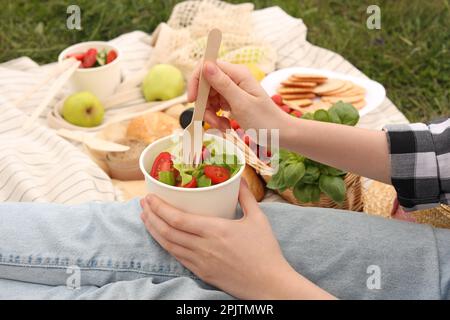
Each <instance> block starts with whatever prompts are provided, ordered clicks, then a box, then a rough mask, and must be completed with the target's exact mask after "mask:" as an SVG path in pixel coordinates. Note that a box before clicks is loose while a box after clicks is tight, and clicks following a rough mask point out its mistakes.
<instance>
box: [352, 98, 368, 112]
mask: <svg viewBox="0 0 450 320" xmlns="http://www.w3.org/2000/svg"><path fill="white" fill-rule="evenodd" d="M352 105H353V106H354V107H355V108H356V109H358V110H361V109H362V108H364V107H365V106H366V100H364V99H363V100H361V101H357V102H353V103H352Z"/></svg>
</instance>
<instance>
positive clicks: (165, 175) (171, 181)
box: [158, 171, 175, 186]
mask: <svg viewBox="0 0 450 320" xmlns="http://www.w3.org/2000/svg"><path fill="white" fill-rule="evenodd" d="M158 180H159V181H160V182H162V183H165V184H168V185H170V186H174V185H175V175H174V173H173V171H160V172H159V173H158Z"/></svg>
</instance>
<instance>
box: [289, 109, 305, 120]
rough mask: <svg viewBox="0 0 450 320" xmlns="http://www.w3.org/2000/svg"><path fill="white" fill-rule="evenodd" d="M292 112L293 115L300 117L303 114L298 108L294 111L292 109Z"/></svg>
mask: <svg viewBox="0 0 450 320" xmlns="http://www.w3.org/2000/svg"><path fill="white" fill-rule="evenodd" d="M291 114H292V115H293V116H295V117H297V118H300V117H301V116H302V115H303V113H301V112H300V111H298V110H293V111H291Z"/></svg>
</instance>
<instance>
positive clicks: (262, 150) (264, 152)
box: [256, 145, 272, 161]
mask: <svg viewBox="0 0 450 320" xmlns="http://www.w3.org/2000/svg"><path fill="white" fill-rule="evenodd" d="M256 154H257V155H258V158H260V160H263V161H267V160H269V159H270V157H272V152H270V150H269V149H267V148H266V147H263V146H260V145H258V152H257V153H256Z"/></svg>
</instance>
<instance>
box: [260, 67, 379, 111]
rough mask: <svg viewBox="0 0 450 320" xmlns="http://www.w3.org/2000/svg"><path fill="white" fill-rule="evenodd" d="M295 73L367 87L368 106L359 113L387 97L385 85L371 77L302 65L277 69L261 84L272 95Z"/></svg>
mask: <svg viewBox="0 0 450 320" xmlns="http://www.w3.org/2000/svg"><path fill="white" fill-rule="evenodd" d="M294 73H301V74H316V75H321V76H326V77H328V78H332V79H343V80H350V81H352V82H353V83H354V84H357V85H359V86H361V87H363V88H364V89H366V102H367V104H366V106H365V107H364V108H362V109H361V110H359V115H360V116H363V115H365V114H367V113H369V112H370V111H372V110H374V109H376V108H378V107H379V106H380V105H381V103H382V102H383V100H384V98H385V97H386V90H384V87H383V86H382V85H381V84H379V83H378V82H375V81H373V80H370V79H366V78H362V77H355V76H350V75H346V74H342V73H337V72H334V71H330V70H325V69H313V68H302V67H293V68H286V69H280V70H277V71H274V72H272V73H269V74H268V75H267V76H266V77H265V78H264V79H263V80H262V81H261V85H262V87H263V88H264V90H266V92H267V93H268V94H269V95H270V96H272V95H274V94H276V93H277V89H278V87H279V86H280V83H281V82H282V81H285V80H286V79H287V78H289V76H291V75H293V74H294Z"/></svg>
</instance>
